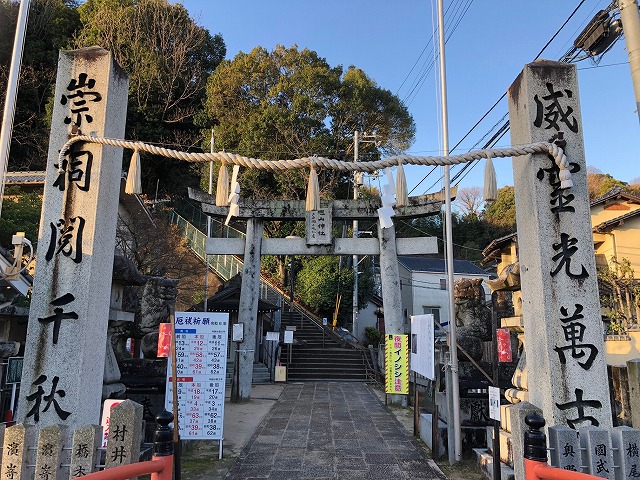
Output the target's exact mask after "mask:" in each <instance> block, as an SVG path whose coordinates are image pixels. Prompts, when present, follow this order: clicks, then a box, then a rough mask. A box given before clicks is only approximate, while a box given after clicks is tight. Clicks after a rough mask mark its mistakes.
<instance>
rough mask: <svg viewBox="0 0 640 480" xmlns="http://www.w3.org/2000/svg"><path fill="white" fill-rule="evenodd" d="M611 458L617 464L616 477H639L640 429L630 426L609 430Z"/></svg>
mask: <svg viewBox="0 0 640 480" xmlns="http://www.w3.org/2000/svg"><path fill="white" fill-rule="evenodd" d="M611 446H612V447H613V460H614V463H615V464H616V465H618V468H619V469H620V470H619V474H618V477H616V478H638V477H640V450H639V449H640V430H638V429H633V428H630V427H626V426H624V427H615V428H614V429H613V430H611Z"/></svg>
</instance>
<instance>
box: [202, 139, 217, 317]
mask: <svg viewBox="0 0 640 480" xmlns="http://www.w3.org/2000/svg"><path fill="white" fill-rule="evenodd" d="M214 140H215V139H214V136H213V127H211V150H210V151H211V153H214V152H215V150H214V149H213V144H214ZM209 195H213V161H211V162H209ZM210 236H211V215H207V238H209V237H210ZM204 268H205V273H204V311H205V312H207V309H208V307H209V305H208V304H207V302H208V299H209V255H207V248H206V242H205V249H204Z"/></svg>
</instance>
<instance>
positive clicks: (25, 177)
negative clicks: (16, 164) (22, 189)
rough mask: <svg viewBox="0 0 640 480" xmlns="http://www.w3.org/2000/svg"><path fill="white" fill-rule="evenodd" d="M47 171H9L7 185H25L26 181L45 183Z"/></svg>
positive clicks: (6, 178) (6, 179)
mask: <svg viewBox="0 0 640 480" xmlns="http://www.w3.org/2000/svg"><path fill="white" fill-rule="evenodd" d="M45 176H46V172H44V171H43V172H7V173H6V176H5V182H6V184H7V185H23V184H25V183H41V184H43V185H44V179H45Z"/></svg>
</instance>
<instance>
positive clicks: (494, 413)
mask: <svg viewBox="0 0 640 480" xmlns="http://www.w3.org/2000/svg"><path fill="white" fill-rule="evenodd" d="M489 418H492V419H493V420H498V421H500V389H499V388H498V387H489Z"/></svg>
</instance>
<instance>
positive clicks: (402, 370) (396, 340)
mask: <svg viewBox="0 0 640 480" xmlns="http://www.w3.org/2000/svg"><path fill="white" fill-rule="evenodd" d="M384 352H385V355H384V356H385V368H386V373H387V374H386V382H385V383H386V385H385V391H386V392H387V393H395V394H404V395H408V394H409V336H408V335H386V341H385V349H384Z"/></svg>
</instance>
